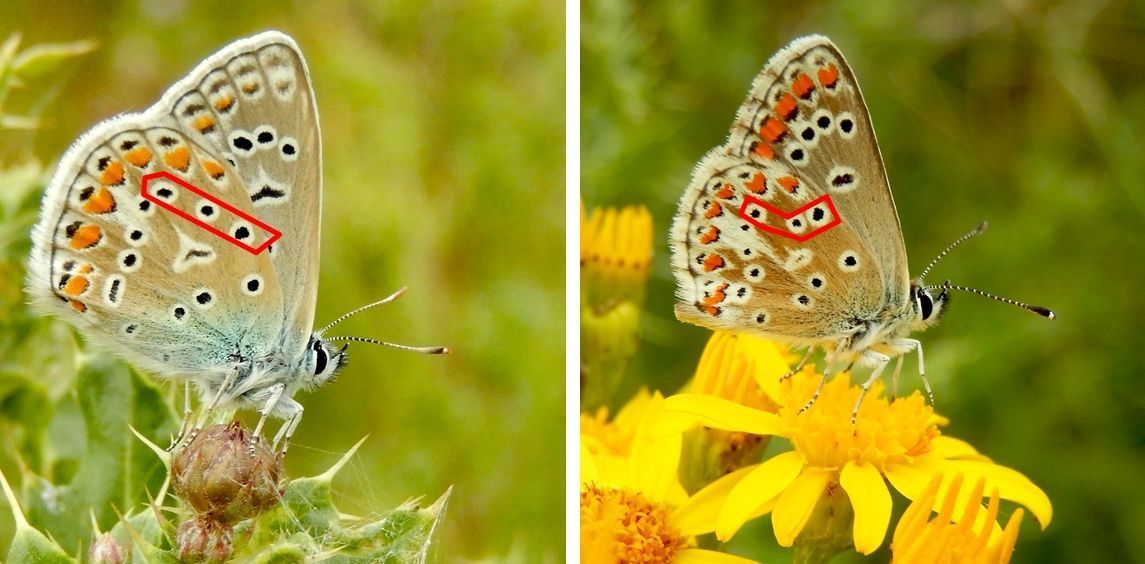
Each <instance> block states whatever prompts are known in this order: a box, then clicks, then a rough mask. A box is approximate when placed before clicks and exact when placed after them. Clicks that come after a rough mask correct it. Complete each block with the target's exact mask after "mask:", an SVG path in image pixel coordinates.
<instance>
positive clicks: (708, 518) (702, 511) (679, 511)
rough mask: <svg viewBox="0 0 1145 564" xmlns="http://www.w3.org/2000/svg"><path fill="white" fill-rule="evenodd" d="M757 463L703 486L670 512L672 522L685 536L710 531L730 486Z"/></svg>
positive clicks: (730, 488) (714, 527)
mask: <svg viewBox="0 0 1145 564" xmlns="http://www.w3.org/2000/svg"><path fill="white" fill-rule="evenodd" d="M758 467H759V464H753V465H751V466H745V467H743V468H740V469H739V470H736V471H735V472H732V473H731V474H728V475H726V476H723V477H721V478H720V479H718V480H716V481H714V482H712V483H710V484H708V485H706V486H704V488H703V489H701V490H700V491H698V492H696V493H695V495H693V496H692V497H690V498H688V501H685V502H684V503H683V504H681V505H680V506H679V507H677V508H676V510H675V511H674V512H672V517H671V520H672V524H673V525H675V526H676V529H678V530H679V531H680V534H681V535H683V536H685V537H690V536H694V535H702V534H704V533H710V532H712V531H714V530H715V529H716V517H717V516H719V514H720V509H721V508H723V506H724V501H725V500H726V499H727V497H728V494H730V493H731V491H732V488H734V487H735V485H736V484H738V483H739V482H740V480H742V479H743V478H744V476H747V475H748V474H749V473H750V472H751V471H752V470H755V469H756V468H758Z"/></svg>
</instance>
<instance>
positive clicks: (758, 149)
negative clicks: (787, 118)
mask: <svg viewBox="0 0 1145 564" xmlns="http://www.w3.org/2000/svg"><path fill="white" fill-rule="evenodd" d="M751 152H752V153H754V154H755V155H756V156H758V157H761V158H764V159H767V160H769V161H770V160H771V159H774V158H775V151H774V150H772V148H771V145H768V144H767V143H755V144H753V145H752V147H751Z"/></svg>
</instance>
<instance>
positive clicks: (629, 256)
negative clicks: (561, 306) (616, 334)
mask: <svg viewBox="0 0 1145 564" xmlns="http://www.w3.org/2000/svg"><path fill="white" fill-rule="evenodd" d="M651 265H652V214H650V213H649V212H648V208H646V207H644V206H638V207H637V206H629V207H625V208H622V209H619V210H618V209H616V208H597V209H594V210H592V212H590V213H589V214H587V215H586V214H585V209H584V202H581V207H580V268H581V276H582V286H583V292H584V294H585V296H583V297H584V298H585V301H586V302H587V303H588V304H590V305H593V306H597V307H599V306H607V305H609V303H610V302H612V301H615V300H618V299H628V300H632V301H637V302H639V301H642V299H643V292H644V284H645V282H647V280H648V271H649V269H650V268H651Z"/></svg>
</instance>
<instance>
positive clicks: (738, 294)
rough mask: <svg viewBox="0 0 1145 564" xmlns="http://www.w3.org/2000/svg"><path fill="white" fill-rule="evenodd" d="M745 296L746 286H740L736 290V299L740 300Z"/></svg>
mask: <svg viewBox="0 0 1145 564" xmlns="http://www.w3.org/2000/svg"><path fill="white" fill-rule="evenodd" d="M746 295H747V286H740V287H739V289H738V290H736V297H737V298H742V297H744V296H746Z"/></svg>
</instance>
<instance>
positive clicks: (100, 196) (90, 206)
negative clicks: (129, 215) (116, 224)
mask: <svg viewBox="0 0 1145 564" xmlns="http://www.w3.org/2000/svg"><path fill="white" fill-rule="evenodd" d="M83 211H85V212H87V213H108V212H113V211H115V198H112V197H111V192H110V191H108V189H107V188H100V189H99V192H98V193H97V194H96V195H94V196H92V197H90V198H88V199H87V201H86V202H84V205H83Z"/></svg>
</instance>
